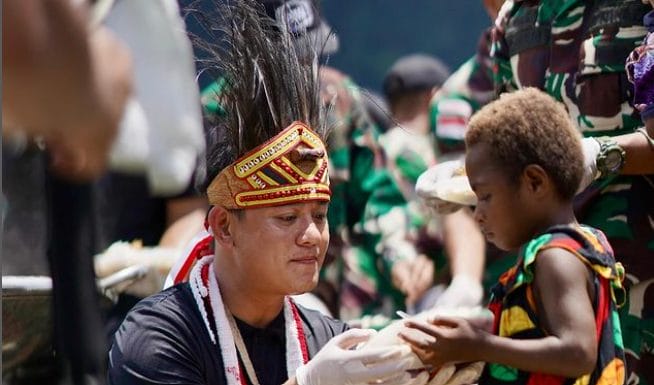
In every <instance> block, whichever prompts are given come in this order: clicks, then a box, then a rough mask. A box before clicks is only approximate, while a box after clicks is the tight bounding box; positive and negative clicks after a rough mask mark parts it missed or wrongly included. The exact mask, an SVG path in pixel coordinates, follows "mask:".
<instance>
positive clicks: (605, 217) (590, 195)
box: [418, 0, 654, 383]
mask: <svg viewBox="0 0 654 385" xmlns="http://www.w3.org/2000/svg"><path fill="white" fill-rule="evenodd" d="M649 11H651V6H650V4H648V3H647V2H641V1H627V0H625V1H618V2H615V3H611V4H609V3H603V2H600V3H591V2H587V1H581V0H579V1H571V2H567V3H565V4H559V5H553V4H545V3H538V4H536V3H534V4H532V3H526V2H518V1H515V2H514V1H507V2H506V3H505V4H504V5H503V6H502V8H501V9H500V11H499V13H498V16H497V18H496V20H495V25H494V26H493V29H492V31H491V35H490V40H489V41H488V42H489V45H486V46H485V47H484V50H487V52H488V60H487V61H482V63H484V62H486V63H488V64H490V65H487V66H486V68H488V69H490V71H486V74H488V73H489V74H490V75H491V77H490V79H492V82H491V83H490V84H488V83H487V81H486V79H488V76H484V78H485V80H484V82H483V83H484V84H486V85H487V86H489V87H486V88H484V87H483V86H481V87H478V88H477V90H478V91H481V92H477V93H476V94H477V95H479V96H482V99H480V100H476V101H473V102H471V103H470V107H471V108H470V109H471V110H474V108H475V107H476V105H481V104H484V103H486V102H487V100H486V98H485V97H486V96H487V95H490V94H497V93H501V92H510V91H512V90H515V89H519V88H522V87H527V86H531V87H538V88H540V89H542V90H544V91H546V92H547V93H549V94H550V95H552V96H554V97H555V98H556V99H557V100H559V101H561V102H562V103H564V104H565V105H566V107H567V109H568V112H569V114H570V117H571V118H572V119H573V121H574V122H575V124H576V126H577V128H578V129H579V131H580V132H582V134H583V135H584V136H586V139H584V140H583V148H584V155H585V170H586V172H585V175H584V178H583V179H582V183H581V186H580V188H579V190H580V191H582V190H583V191H582V192H581V194H580V195H579V196H578V197H577V199H576V202H575V203H576V206H577V210H576V212H577V215H578V217H579V220H580V222H582V223H585V224H588V225H591V226H594V227H597V228H599V229H600V230H602V231H604V232H605V234H606V235H607V237H608V240H609V242H610V244H611V245H612V246H613V248H614V250H615V255H616V259H617V260H618V261H619V262H622V263H623V264H624V266H625V269H626V271H627V282H626V284H625V286H626V289H627V291H628V293H629V295H628V301H627V303H626V304H625V305H624V306H622V307H621V309H620V318H621V324H622V329H623V334H624V340H625V351H626V353H627V368H628V371H629V372H628V374H627V381H628V382H629V383H638V382H640V381H644V382H645V383H648V382H652V378H653V376H652V374H651V373H649V372H648V371H650V368H652V365H649V364H648V363H650V362H652V348H651V346H652V341H651V335H652V330H653V329H652V328H653V325H654V324H653V322H652V315H651V314H650V313H651V312H650V311H648V309H647V306H645V303H648V302H650V299H649V298H650V297H651V291H652V289H651V288H650V286H651V282H652V279H653V277H652V273H653V272H654V265H652V261H654V258H652V257H651V256H653V255H654V249H653V248H652V241H653V239H654V227H653V226H652V224H651V218H652V217H653V216H654V206H653V205H652V202H651V199H650V198H649V197H650V196H651V195H652V192H653V191H654V183H653V182H652V179H653V178H652V176H651V174H652V172H654V150H653V149H652V147H651V146H650V143H649V141H648V138H647V137H646V135H643V132H645V133H646V132H647V131H642V130H641V131H640V132H634V131H635V130H636V129H637V128H638V127H639V126H640V125H642V122H641V117H640V111H639V110H638V109H637V108H635V107H634V101H633V100H632V99H633V92H634V87H633V85H631V84H630V82H629V81H628V79H627V73H626V71H625V60H626V59H627V56H628V55H629V53H630V52H631V50H632V49H633V48H634V47H635V46H637V45H639V44H640V42H642V41H643V39H644V37H645V35H646V33H647V29H646V27H644V26H643V17H644V16H645V14H646V13H648V12H649ZM609 14H610V15H614V17H610V18H609V17H605V16H606V15H609ZM645 23H646V24H647V23H648V21H647V19H645ZM524 36H528V38H523V37H524ZM474 75H475V73H474V72H468V76H462V78H461V79H460V82H461V83H462V84H466V83H468V84H470V83H471V82H472V81H473V79H474ZM480 84H481V83H479V82H477V85H480ZM470 96H474V94H473V95H470ZM437 168H438V166H436V167H435V168H434V169H432V170H430V171H428V173H429V175H427V177H426V178H425V179H424V181H430V180H431V182H433V181H435V180H438V179H443V180H445V179H447V178H449V177H451V174H450V175H449V176H448V175H447V173H440V174H439V173H438V170H436V169H437ZM431 182H428V183H426V185H430V186H432V190H433V186H435V185H434V184H433V183H431ZM426 185H425V186H423V187H425V188H424V189H423V190H424V191H425V192H426V193H425V196H429V193H428V192H427V191H428V190H430V188H426ZM421 189H422V188H418V190H421ZM432 202H433V204H434V206H440V207H441V208H444V209H446V210H449V211H451V210H456V205H453V206H449V205H447V204H445V205H441V203H439V202H438V200H433V201H432ZM503 260H510V258H504V259H503ZM500 270H502V269H497V271H500Z"/></svg>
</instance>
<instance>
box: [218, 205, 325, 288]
mask: <svg viewBox="0 0 654 385" xmlns="http://www.w3.org/2000/svg"><path fill="white" fill-rule="evenodd" d="M327 207H328V204H327V203H323V202H308V203H298V204H291V205H285V206H277V207H266V208H257V209H246V210H243V211H242V213H241V215H238V214H234V213H232V214H230V215H232V216H233V217H232V221H231V223H232V224H231V225H230V228H231V232H232V238H233V241H234V245H233V247H234V257H235V261H234V263H235V265H236V266H238V269H239V272H242V273H243V275H242V276H243V277H245V279H247V280H249V284H250V285H251V286H252V288H254V289H256V290H258V291H262V292H266V293H270V294H281V295H287V294H298V293H304V292H307V291H310V290H311V289H313V288H314V287H315V286H316V284H317V283H318V274H319V272H320V267H321V266H322V263H323V261H324V260H325V253H326V251H327V245H328V243H329V227H328V225H327Z"/></svg>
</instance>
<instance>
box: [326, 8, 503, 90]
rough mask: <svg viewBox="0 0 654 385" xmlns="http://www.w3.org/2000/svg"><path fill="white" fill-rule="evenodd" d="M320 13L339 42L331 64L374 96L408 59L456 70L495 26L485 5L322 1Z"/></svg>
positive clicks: (330, 61) (330, 60) (331, 58)
mask: <svg viewBox="0 0 654 385" xmlns="http://www.w3.org/2000/svg"><path fill="white" fill-rule="evenodd" d="M322 10H323V14H324V15H323V16H324V18H325V19H326V20H327V22H328V23H329V24H330V25H331V26H332V27H333V29H334V31H335V32H336V33H337V34H338V37H339V39H340V47H341V48H340V50H339V51H338V52H337V53H335V54H333V55H332V57H330V58H329V64H330V65H332V66H334V67H336V68H338V69H340V70H342V71H344V72H346V73H347V74H349V75H350V76H351V77H352V78H353V79H354V81H355V82H356V83H357V84H358V85H360V86H362V87H365V88H369V89H372V90H375V91H379V90H380V89H381V82H382V79H383V78H384V74H385V73H386V70H387V69H388V67H390V66H391V65H392V64H393V62H394V61H395V60H396V59H397V58H399V57H400V56H402V55H405V54H409V53H414V52H424V53H429V54H432V55H435V56H438V57H439V58H441V60H443V61H444V62H445V63H446V64H447V65H448V66H449V67H450V70H454V69H456V67H458V66H459V65H460V64H462V63H463V62H464V61H466V60H467V59H468V58H469V57H471V56H472V55H473V54H474V51H475V48H476V44H477V40H478V39H479V35H480V34H481V31H482V30H483V29H484V28H486V27H487V26H489V25H490V23H491V20H490V18H489V17H488V15H487V14H486V12H485V11H484V8H483V5H482V2H481V0H322Z"/></svg>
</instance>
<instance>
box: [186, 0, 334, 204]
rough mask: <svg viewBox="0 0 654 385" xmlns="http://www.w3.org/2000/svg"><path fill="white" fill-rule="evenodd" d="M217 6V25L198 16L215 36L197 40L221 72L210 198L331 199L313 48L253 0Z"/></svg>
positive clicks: (256, 200) (240, 200)
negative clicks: (295, 36) (220, 110)
mask: <svg viewBox="0 0 654 385" xmlns="http://www.w3.org/2000/svg"><path fill="white" fill-rule="evenodd" d="M218 9H219V12H220V16H219V20H220V22H219V24H218V25H216V21H215V20H216V19H214V18H213V17H211V16H210V15H207V14H206V13H203V14H201V15H198V20H199V21H200V22H201V23H202V24H205V29H206V30H207V31H208V32H209V33H210V34H211V35H213V36H211V39H210V40H211V41H209V42H208V41H207V39H203V40H202V41H201V43H200V45H199V46H200V47H201V48H203V49H204V51H206V52H207V53H208V54H209V55H208V56H209V59H204V60H203V62H204V64H205V67H206V68H209V69H211V70H218V72H219V73H220V75H221V78H220V79H219V84H220V92H219V93H218V94H217V95H216V98H217V100H218V102H219V104H220V106H221V107H222V110H224V111H225V113H224V114H221V115H219V116H218V117H217V118H216V121H213V122H211V123H212V125H213V129H212V131H213V139H214V140H215V142H214V143H210V145H209V146H208V147H209V148H208V151H209V152H208V156H207V196H208V198H209V202H210V203H211V204H216V205H221V206H223V207H226V208H228V209H243V208H254V207H264V206H275V205H283V204H289V203H297V202H303V201H329V198H330V190H329V175H328V168H327V164H328V162H327V151H326V148H325V145H324V142H323V139H324V137H325V135H326V124H325V107H324V104H323V103H322V102H321V100H320V92H319V79H318V59H319V57H320V55H319V54H318V52H317V48H316V47H315V46H311V45H310V42H309V41H306V42H304V45H306V46H302V42H301V41H298V40H297V39H294V34H297V33H301V31H295V30H294V31H289V24H288V23H281V22H279V21H277V20H274V19H272V18H270V17H268V16H267V15H266V12H265V9H264V7H263V6H262V5H261V4H260V3H259V2H257V1H253V0H239V1H226V2H224V3H222V4H221V6H220V7H219V8H218ZM289 17H290V15H289ZM213 42H216V43H213ZM307 53H309V54H307Z"/></svg>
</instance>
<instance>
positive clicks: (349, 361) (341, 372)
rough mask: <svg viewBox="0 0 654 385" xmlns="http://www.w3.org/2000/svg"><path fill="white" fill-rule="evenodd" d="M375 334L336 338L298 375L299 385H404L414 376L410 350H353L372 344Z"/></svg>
mask: <svg viewBox="0 0 654 385" xmlns="http://www.w3.org/2000/svg"><path fill="white" fill-rule="evenodd" d="M375 333H376V332H375V331H374V330H364V329H350V330H348V331H346V332H345V333H343V334H341V335H338V336H336V337H334V338H332V339H331V340H330V341H329V342H328V343H327V345H325V346H324V347H323V348H322V349H321V350H320V351H319V352H318V354H316V356H315V357H313V358H312V359H311V360H310V361H309V362H308V363H307V364H305V365H304V366H301V367H300V368H298V370H297V372H296V373H295V377H296V379H297V383H298V385H359V384H366V383H374V384H376V385H379V384H382V385H400V384H405V383H408V382H409V381H410V380H411V375H410V374H409V373H408V372H407V371H406V370H407V369H409V364H410V363H411V361H410V360H409V356H410V354H411V349H410V348H409V347H408V346H406V345H405V346H393V347H384V348H371V349H365V350H351V348H353V347H354V346H356V345H357V344H359V343H361V342H365V341H368V340H369V339H370V337H372V336H373V335H374V334H375Z"/></svg>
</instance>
